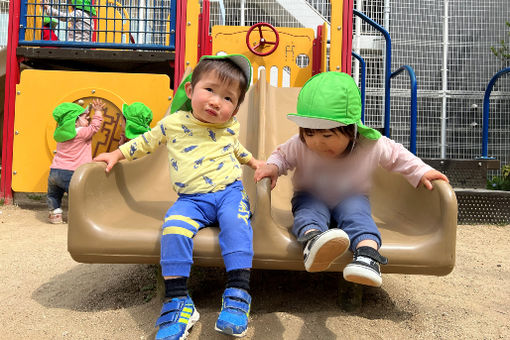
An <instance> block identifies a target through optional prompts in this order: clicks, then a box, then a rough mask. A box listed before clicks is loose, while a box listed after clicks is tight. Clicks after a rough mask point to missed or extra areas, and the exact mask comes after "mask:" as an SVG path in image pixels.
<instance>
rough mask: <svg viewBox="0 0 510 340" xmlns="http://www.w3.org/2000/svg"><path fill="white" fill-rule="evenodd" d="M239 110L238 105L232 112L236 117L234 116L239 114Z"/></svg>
mask: <svg viewBox="0 0 510 340" xmlns="http://www.w3.org/2000/svg"><path fill="white" fill-rule="evenodd" d="M237 112H239V106H238V107H236V109H235V110H234V112H232V117H234V116H235V115H236V114H237Z"/></svg>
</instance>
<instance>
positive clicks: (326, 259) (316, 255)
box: [299, 228, 350, 272]
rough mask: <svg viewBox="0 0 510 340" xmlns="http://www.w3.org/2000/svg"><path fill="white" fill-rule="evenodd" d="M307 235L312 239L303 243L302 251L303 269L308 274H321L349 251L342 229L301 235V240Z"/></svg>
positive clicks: (347, 240) (346, 237) (347, 238)
mask: <svg viewBox="0 0 510 340" xmlns="http://www.w3.org/2000/svg"><path fill="white" fill-rule="evenodd" d="M309 234H312V235H311V237H312V238H311V239H310V240H308V242H306V243H305V249H304V250H303V256H304V262H305V269H306V271H308V272H321V271H324V270H326V269H328V268H329V266H330V265H331V263H332V262H333V261H334V260H335V259H336V258H337V257H339V256H341V255H342V254H343V253H345V252H346V251H347V249H349V245H350V242H349V236H347V234H346V233H345V231H343V230H342V229H337V228H334V229H329V230H327V231H325V232H323V233H319V232H314V231H311V232H310V233H308V234H306V235H303V238H306V237H307V236H309ZM303 238H300V239H299V240H302V239H303Z"/></svg>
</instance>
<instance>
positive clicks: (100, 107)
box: [92, 99, 106, 112]
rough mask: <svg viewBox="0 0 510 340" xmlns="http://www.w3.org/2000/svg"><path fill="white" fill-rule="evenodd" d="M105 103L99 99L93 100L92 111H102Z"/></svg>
mask: <svg viewBox="0 0 510 340" xmlns="http://www.w3.org/2000/svg"><path fill="white" fill-rule="evenodd" d="M105 106H106V105H105V103H104V102H103V101H102V100H101V99H94V100H93V101H92V108H93V109H94V111H101V112H103V111H104V107H105Z"/></svg>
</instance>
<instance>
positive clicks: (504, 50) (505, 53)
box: [491, 21, 510, 61]
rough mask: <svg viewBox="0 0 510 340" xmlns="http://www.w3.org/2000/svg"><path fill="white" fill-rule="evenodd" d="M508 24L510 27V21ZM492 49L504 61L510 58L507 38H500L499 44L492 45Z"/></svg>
mask: <svg viewBox="0 0 510 340" xmlns="http://www.w3.org/2000/svg"><path fill="white" fill-rule="evenodd" d="M506 25H507V26H508V27H509V28H510V22H508V21H507V22H506ZM508 35H509V36H510V31H509V32H508ZM491 51H492V53H494V55H495V56H497V57H498V58H500V59H501V60H503V61H505V60H509V59H510V48H509V47H508V45H507V44H506V43H505V39H501V40H500V42H499V46H497V47H494V46H491Z"/></svg>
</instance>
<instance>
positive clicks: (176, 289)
mask: <svg viewBox="0 0 510 340" xmlns="http://www.w3.org/2000/svg"><path fill="white" fill-rule="evenodd" d="M187 280H188V278H187V277H180V278H177V279H169V280H165V300H167V299H168V300H169V299H172V298H174V297H182V296H187V295H188V289H187V287H186V281H187Z"/></svg>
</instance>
